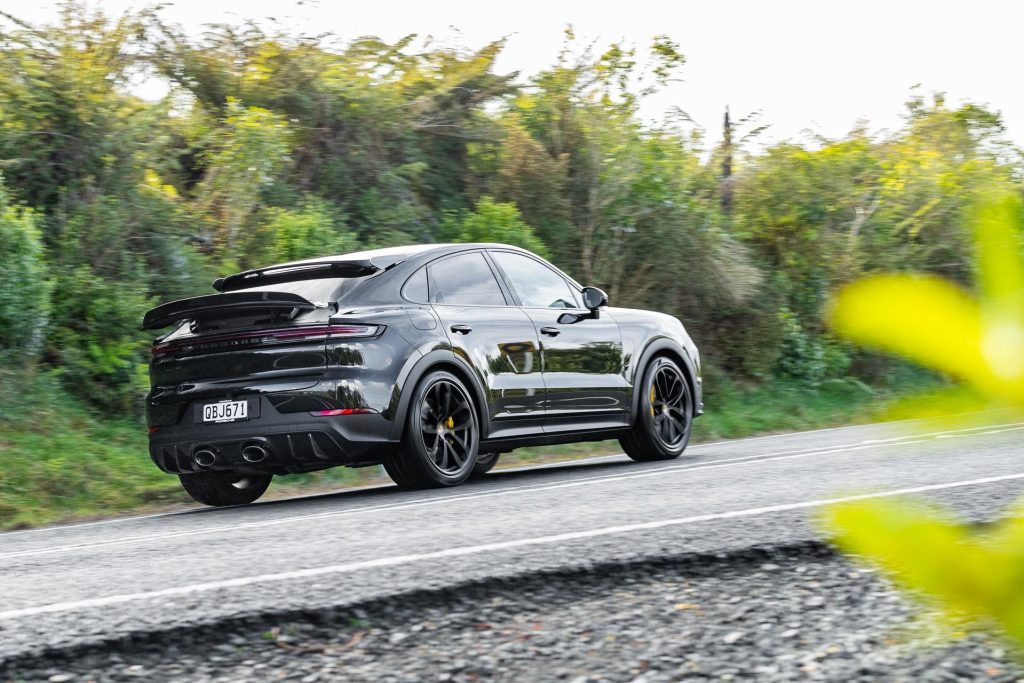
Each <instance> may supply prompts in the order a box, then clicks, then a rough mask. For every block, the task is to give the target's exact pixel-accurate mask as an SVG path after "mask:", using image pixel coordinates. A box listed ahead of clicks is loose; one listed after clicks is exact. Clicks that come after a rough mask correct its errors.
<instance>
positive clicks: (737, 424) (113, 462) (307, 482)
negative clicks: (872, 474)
mask: <svg viewBox="0 0 1024 683" xmlns="http://www.w3.org/2000/svg"><path fill="white" fill-rule="evenodd" d="M895 385H896V388H892V389H873V388H870V387H868V386H866V385H864V384H862V383H860V382H856V381H852V380H843V381H834V382H827V383H825V384H823V385H822V386H820V387H817V388H811V387H807V386H806V385H803V384H800V383H797V382H788V381H784V380H769V381H766V382H764V383H762V384H758V385H742V384H738V383H735V382H731V381H726V380H723V381H717V382H713V383H711V382H709V386H708V388H707V391H706V406H705V408H706V413H705V415H704V416H703V417H701V418H700V419H699V420H697V421H696V423H695V428H694V442H701V441H713V440H716V439H723V438H738V437H743V436H750V435H754V434H764V433H771V432H787V431H796V430H802V429H814V428H820V427H830V426H838V425H845V424H857V423H865V422H871V421H875V420H878V419H884V418H886V417H889V415H890V414H891V413H890V412H889V411H890V409H891V408H892V407H893V406H899V405H904V404H906V402H907V401H906V397H907V396H908V395H911V394H917V393H920V392H924V391H929V390H930V391H935V390H936V389H937V388H939V387H940V386H943V385H941V384H940V383H939V382H938V381H937V380H936V379H934V378H933V377H931V376H928V375H925V374H923V373H917V374H916V375H912V376H909V377H908V378H903V379H901V380H900V381H899V382H897V383H895ZM619 452H621V449H620V448H619V445H618V443H617V442H615V441H601V442H592V443H581V444H568V445H562V446H546V447H536V448H522V449H519V450H516V451H514V452H513V453H508V454H505V455H503V456H502V459H501V462H500V463H499V467H502V468H505V467H511V466H515V465H517V464H531V463H532V464H537V463H543V462H555V461H560V460H571V459H574V458H579V457H584V456H592V455H604V454H611V453H619ZM386 481H387V479H386V477H384V476H383V474H382V472H381V470H380V468H376V467H374V468H365V469H358V470H355V469H348V468H334V469H332V470H326V471H324V472H317V473H313V474H306V475H293V476H288V477H278V478H277V479H276V480H275V483H274V484H273V485H272V486H271V489H270V491H269V492H268V496H272V497H276V498H280V497H284V496H288V495H296V494H300V493H307V494H308V493H310V492H315V491H329V490H337V489H338V488H342V487H344V486H348V485H354V484H367V483H376V482H381V483H383V482H386ZM190 503H191V501H190V500H189V498H188V497H187V496H186V495H185V494H184V492H182V490H181V488H180V486H179V485H178V481H177V478H176V477H173V476H169V475H166V474H164V473H162V472H160V471H159V470H157V469H156V467H154V466H153V464H152V463H151V462H150V460H149V456H148V454H147V451H146V433H145V428H144V426H143V424H142V422H141V421H140V420H135V419H127V418H111V417H108V416H104V415H99V414H97V413H95V412H93V411H90V410H88V409H87V408H86V407H85V406H84V405H83V404H82V403H81V402H79V401H76V400H73V399H71V398H69V397H68V396H67V394H66V393H65V392H64V391H63V390H62V389H61V386H60V383H59V381H58V379H57V378H56V377H55V376H53V375H50V374H45V373H33V372H31V371H10V370H8V371H3V372H0V529H13V528H21V527H30V526H40V525H44V524H51V523H55V522H65V521H70V520H80V519H89V518H97V517H109V516H113V515H116V514H120V513H125V512H135V513H138V512H145V511H153V510H158V509H169V508H174V507H178V506H186V505H189V504H190Z"/></svg>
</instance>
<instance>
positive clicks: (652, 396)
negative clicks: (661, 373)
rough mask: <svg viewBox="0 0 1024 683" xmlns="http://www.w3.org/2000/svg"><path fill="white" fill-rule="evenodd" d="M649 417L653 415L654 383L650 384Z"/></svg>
mask: <svg viewBox="0 0 1024 683" xmlns="http://www.w3.org/2000/svg"><path fill="white" fill-rule="evenodd" d="M651 417H654V385H653V384H652V385H651Z"/></svg>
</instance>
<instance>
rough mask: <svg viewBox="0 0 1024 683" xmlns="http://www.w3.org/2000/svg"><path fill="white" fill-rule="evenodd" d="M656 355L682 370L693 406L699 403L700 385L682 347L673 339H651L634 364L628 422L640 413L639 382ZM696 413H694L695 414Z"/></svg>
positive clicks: (640, 391) (640, 392)
mask: <svg viewBox="0 0 1024 683" xmlns="http://www.w3.org/2000/svg"><path fill="white" fill-rule="evenodd" d="M658 357H665V358H670V359H672V360H674V361H675V362H676V363H677V364H678V365H679V367H680V368H681V369H682V371H683V376H684V377H685V378H686V382H687V384H689V385H690V393H691V394H692V395H693V398H694V406H695V407H696V406H697V405H700V404H701V401H702V397H701V395H700V387H699V386H698V383H697V373H696V372H695V371H694V368H693V363H692V361H691V360H690V358H689V356H687V354H686V352H685V351H684V350H683V347H682V346H681V345H680V344H679V343H678V342H676V341H675V340H673V339H669V338H667V337H662V338H659V339H655V340H653V341H651V342H650V343H649V344H648V345H647V347H646V348H645V349H644V351H643V353H641V354H640V361H639V362H638V363H637V364H636V366H634V367H635V368H636V372H635V373H634V375H633V406H632V413H631V418H630V422H631V423H635V422H636V418H637V415H638V414H639V413H640V395H641V394H642V393H643V392H642V390H641V387H640V382H641V381H643V378H644V373H645V372H647V366H648V365H650V363H651V361H653V360H654V359H655V358H658ZM696 414H697V413H695V416H696Z"/></svg>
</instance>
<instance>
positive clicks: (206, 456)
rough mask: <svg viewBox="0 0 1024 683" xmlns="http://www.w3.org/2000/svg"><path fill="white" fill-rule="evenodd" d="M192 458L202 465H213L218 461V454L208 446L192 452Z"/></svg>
mask: <svg viewBox="0 0 1024 683" xmlns="http://www.w3.org/2000/svg"><path fill="white" fill-rule="evenodd" d="M192 459H193V460H195V461H196V465H199V466H200V467H212V466H213V463H215V462H217V454H216V453H214V452H213V451H211V450H208V449H206V448H201V449H199V450H198V451H196V452H195V453H193V454H192Z"/></svg>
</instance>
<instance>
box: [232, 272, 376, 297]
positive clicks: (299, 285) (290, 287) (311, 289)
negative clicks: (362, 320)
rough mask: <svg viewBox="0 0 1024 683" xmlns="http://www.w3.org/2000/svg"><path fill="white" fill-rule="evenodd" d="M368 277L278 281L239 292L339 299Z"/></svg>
mask: <svg viewBox="0 0 1024 683" xmlns="http://www.w3.org/2000/svg"><path fill="white" fill-rule="evenodd" d="M368 277H372V276H367V277H328V278H321V279H318V280H297V281H295V282H278V283H275V284H272V285H262V286H260V287H246V288H245V289H239V290H236V291H239V292H288V293H289V294H298V295H299V296H301V297H302V298H304V299H306V300H307V301H325V302H329V301H337V300H339V299H341V298H342V297H343V296H345V295H346V294H348V293H349V292H351V291H352V290H353V289H355V288H356V286H357V285H359V284H360V283H362V282H363V281H364V280H366V279H367V278H368Z"/></svg>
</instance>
